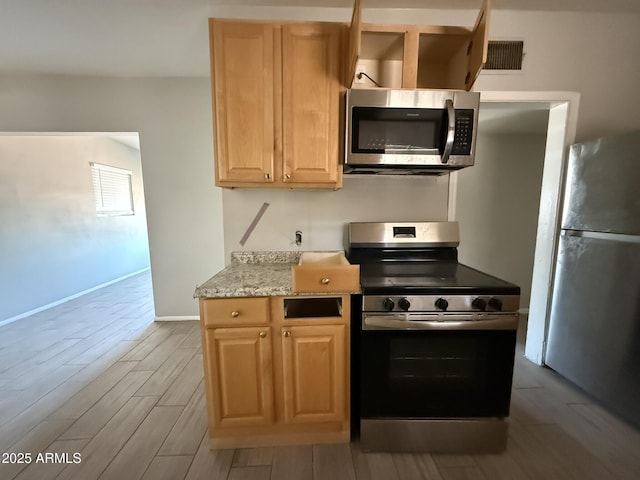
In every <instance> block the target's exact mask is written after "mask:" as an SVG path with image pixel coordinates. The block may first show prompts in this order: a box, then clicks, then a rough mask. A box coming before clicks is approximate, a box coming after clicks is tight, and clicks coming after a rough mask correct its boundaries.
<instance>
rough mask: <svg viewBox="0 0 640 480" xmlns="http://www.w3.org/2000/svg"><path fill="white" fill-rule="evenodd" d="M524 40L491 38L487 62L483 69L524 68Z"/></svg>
mask: <svg viewBox="0 0 640 480" xmlns="http://www.w3.org/2000/svg"><path fill="white" fill-rule="evenodd" d="M523 50H524V42H523V41H521V40H515V41H512V40H508V41H506V40H505V41H502V40H489V46H488V48H487V63H485V64H484V67H482V69H483V70H522V58H523V57H524V52H523Z"/></svg>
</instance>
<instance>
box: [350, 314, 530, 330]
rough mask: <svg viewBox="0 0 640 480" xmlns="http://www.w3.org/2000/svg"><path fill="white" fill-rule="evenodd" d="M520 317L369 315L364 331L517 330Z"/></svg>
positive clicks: (365, 316) (364, 321)
mask: <svg viewBox="0 0 640 480" xmlns="http://www.w3.org/2000/svg"><path fill="white" fill-rule="evenodd" d="M517 329H518V315H512V314H508V315H485V316H482V317H479V318H478V317H476V316H474V315H446V316H444V315H443V316H439V315H417V316H416V317H413V318H412V317H411V316H410V315H367V314H364V315H363V316H362V330H517Z"/></svg>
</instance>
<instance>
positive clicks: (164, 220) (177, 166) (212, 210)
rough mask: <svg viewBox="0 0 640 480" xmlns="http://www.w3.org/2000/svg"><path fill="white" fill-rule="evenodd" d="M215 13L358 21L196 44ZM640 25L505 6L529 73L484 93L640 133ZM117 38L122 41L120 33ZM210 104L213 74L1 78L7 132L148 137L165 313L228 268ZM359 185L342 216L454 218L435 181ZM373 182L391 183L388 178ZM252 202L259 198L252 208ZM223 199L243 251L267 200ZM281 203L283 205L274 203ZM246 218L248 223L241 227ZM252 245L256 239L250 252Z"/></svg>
mask: <svg viewBox="0 0 640 480" xmlns="http://www.w3.org/2000/svg"><path fill="white" fill-rule="evenodd" d="M185 8H188V6H187V5H185ZM185 12H186V10H185ZM212 14H213V15H218V16H226V17H244V18H273V19H278V18H283V19H294V18H298V19H305V20H334V21H348V19H349V17H350V12H349V10H348V9H326V10H324V9H322V8H306V9H305V8H300V9H298V8H291V7H286V8H284V7H283V8H254V7H243V8H240V7H233V6H228V7H219V8H218V7H215V8H213V7H212V8H210V9H200V8H198V9H197V10H196V11H193V12H190V15H191V17H190V20H192V21H193V22H194V25H196V24H197V26H198V28H194V29H192V30H190V32H191V33H192V34H193V38H191V37H190V40H192V41H193V42H197V43H198V44H199V45H200V44H206V42H207V38H206V25H205V24H206V22H205V17H206V16H208V15H212ZM186 15H187V14H186V13H185V16H186ZM200 17H202V21H200V20H199V19H200ZM363 18H364V20H365V21H374V22H375V21H387V22H395V23H411V22H423V23H435V24H458V25H469V24H471V23H473V20H474V18H475V13H474V12H464V11H463V12H461V11H442V12H429V11H423V12H416V11H413V10H392V9H390V10H382V9H376V10H366V9H365V11H364V13H363ZM639 27H640V16H639V15H630V14H589V13H578V12H572V13H557V12H553V13H552V12H531V11H521V12H515V11H495V12H494V13H493V16H492V20H491V26H490V36H491V37H492V38H504V37H516V38H523V39H524V40H525V51H526V54H527V56H526V57H525V69H526V71H525V72H524V73H521V74H513V75H492V74H482V75H481V76H480V78H479V79H478V81H477V84H476V90H479V91H482V90H553V91H557V90H569V91H578V92H581V93H582V97H581V104H580V115H579V123H578V132H577V139H578V140H586V139H589V138H593V137H596V136H601V135H607V134H611V133H615V132H620V131H626V130H629V129H632V128H640V116H638V115H637V112H638V111H640V95H636V89H637V87H638V79H640V56H638V55H637V51H636V50H637V46H638V45H640V28H639ZM33 35H35V32H34V33H33ZM114 35H119V33H118V31H117V30H114ZM198 39H199V40H198ZM43 41H46V39H43ZM150 53H154V54H156V53H157V52H155V51H154V52H150ZM183 53H184V54H189V55H190V54H191V52H183ZM197 55H199V60H198V61H199V62H200V64H201V65H202V69H201V71H203V72H206V71H207V70H208V62H209V59H208V56H207V55H206V48H204V49H201V50H198V52H197ZM210 108H211V98H210V91H209V80H208V78H206V77H203V78H197V79H194V78H175V79H172V78H165V79H149V78H142V79H122V78H110V77H102V78H91V77H78V76H75V77H74V76H68V77H65V76H60V77H53V76H24V77H18V76H13V77H11V76H7V75H3V76H2V77H0V131H2V130H5V131H57V130H63V131H123V130H124V131H139V132H140V138H141V147H142V150H141V153H142V165H143V172H144V178H145V190H146V196H147V208H148V225H149V242H150V249H151V266H152V272H153V282H154V294H155V299H156V300H155V301H156V305H155V306H156V313H157V315H159V316H180V315H193V314H195V313H196V312H197V305H196V304H195V302H194V301H193V300H192V299H191V295H192V293H193V288H194V286H195V284H196V283H201V282H203V281H204V280H206V279H207V278H208V277H210V276H211V275H212V274H213V273H215V272H216V271H217V270H219V269H220V268H221V267H222V265H223V260H224V254H223V247H222V242H223V240H222V236H223V233H222V217H223V212H222V204H221V203H222V200H221V199H222V192H221V191H220V190H219V189H216V188H215V187H213V161H212V156H213V153H212V150H213V149H212V139H211V135H212V134H211V131H212V130H211V112H210ZM473 168H479V167H473ZM390 182H395V180H390ZM353 185H354V184H353V182H349V181H348V180H347V181H345V188H344V189H343V190H342V191H340V192H337V193H334V194H331V193H327V192H325V194H326V195H327V196H331V195H335V196H336V197H335V198H349V199H350V200H352V199H356V201H355V202H353V201H351V202H349V203H347V202H335V203H332V205H333V208H335V210H336V212H334V214H337V215H341V217H340V219H339V221H345V222H346V221H355V220H359V219H363V218H367V219H369V220H377V219H380V220H386V219H389V218H390V215H391V211H393V212H394V215H396V213H395V212H400V213H398V214H397V215H403V216H405V217H404V218H406V216H409V213H413V211H412V206H413V205H414V204H420V205H429V209H428V210H425V213H428V214H429V216H440V218H446V202H445V201H444V200H438V201H437V202H436V203H435V204H434V205H433V206H432V205H431V204H430V200H429V199H431V198H433V196H435V197H437V198H440V193H439V192H441V190H440V188H439V187H434V186H433V185H430V184H429V183H428V182H427V183H425V186H424V188H423V189H422V188H419V187H416V188H411V189H410V190H411V191H413V192H414V194H413V195H412V196H411V198H410V199H407V197H404V199H403V200H402V201H397V202H396V201H394V200H393V199H392V198H391V197H389V196H385V199H384V200H383V199H382V197H381V196H380V197H378V195H376V193H375V192H371V193H369V195H370V196H372V197H373V198H374V200H375V201H374V202H373V203H371V202H367V201H361V200H360V193H359V191H358V189H357V187H354V186H353ZM361 185H362V184H361ZM373 185H374V186H375V187H376V188H377V187H379V188H382V189H385V188H386V186H385V184H383V185H382V186H380V185H379V184H378V182H376V183H374V184H373ZM433 188H436V192H435V193H434V192H432V191H431V190H432V189H433ZM392 189H394V190H395V189H396V187H393V188H392ZM400 190H401V191H402V189H400ZM236 192H237V193H238V194H237V195H236ZM243 192H245V191H243ZM287 194H288V195H287ZM272 195H275V196H278V198H281V199H282V200H281V201H282V202H283V204H287V215H288V216H290V217H291V218H303V219H305V221H306V222H307V223H308V224H309V225H310V227H309V229H310V230H313V232H316V233H317V232H320V233H319V234H315V233H313V232H312V234H310V236H309V238H310V239H313V238H318V239H322V240H321V241H320V240H318V242H317V243H314V244H313V248H333V247H335V246H336V245H342V236H341V235H340V234H339V229H338V228H336V224H335V223H333V224H332V225H331V226H329V227H327V228H325V227H323V226H322V224H321V221H322V220H323V219H324V218H326V217H325V216H324V213H322V214H319V213H317V211H316V210H313V211H311V213H307V212H308V211H309V205H310V203H309V201H307V200H300V199H306V198H315V197H314V195H315V194H314V193H313V192H303V193H300V194H299V193H298V192H281V193H273V194H272ZM245 196H246V197H247V198H254V197H255V199H254V200H253V201H252V202H248V201H247V202H246V203H245V200H244V197H245ZM224 197H225V202H224V219H225V225H226V226H227V227H228V228H229V229H230V230H229V231H228V232H225V237H226V238H225V240H226V246H225V248H226V250H227V251H231V250H234V249H236V244H234V242H236V243H237V232H238V231H240V230H242V231H244V228H246V226H245V224H246V222H247V220H248V219H250V218H253V216H254V215H255V212H256V211H257V208H258V207H259V205H261V203H262V201H266V200H265V198H266V197H262V196H260V194H259V193H256V192H250V191H246V193H241V192H240V191H239V190H238V191H233V192H225V194H224ZM332 202H333V200H332ZM273 204H274V205H276V201H275V200H273ZM256 205H257V206H256ZM387 205H389V206H388V207H387ZM383 209H385V212H384V215H380V216H379V217H378V216H377V215H376V212H377V211H379V210H380V211H382V210H383ZM274 210H275V208H274ZM402 212H409V213H402ZM267 215H269V211H268V212H267V214H266V215H265V217H264V218H263V222H265V221H266V220H267V219H268V217H267ZM425 216H426V215H425ZM383 217H384V218H383ZM391 218H398V217H395V216H394V217H391ZM423 218H424V217H423ZM235 219H237V220H238V223H239V225H240V226H238V227H234V226H233V225H234V221H235ZM291 223H292V222H291V221H290V220H288V219H287V220H286V221H283V220H277V221H276V222H273V223H264V224H263V225H261V227H260V228H266V229H267V230H266V231H262V233H261V235H264V236H265V238H287V239H288V238H289V237H290V236H291V233H290V230H291V227H292V225H291ZM317 225H318V226H317ZM234 228H236V230H235V231H234V230H233V229H234ZM305 228H306V227H305ZM252 241H253V239H252ZM284 244H286V242H285V240H282V239H281V240H280V241H279V242H277V243H275V244H273V243H269V244H268V245H267V242H265V243H264V245H265V247H267V248H281V247H282V246H283V245H284ZM250 246H251V245H250V244H249V243H247V247H250ZM303 246H305V247H306V245H304V244H303ZM256 247H257V246H256V245H253V246H252V248H256Z"/></svg>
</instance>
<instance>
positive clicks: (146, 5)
mask: <svg viewBox="0 0 640 480" xmlns="http://www.w3.org/2000/svg"><path fill="white" fill-rule="evenodd" d="M480 4H481V0H456V1H455V2H454V1H452V0H362V5H363V8H364V9H365V14H366V10H367V9H380V8H393V9H394V10H400V11H402V10H403V9H404V12H405V17H406V15H407V12H406V9H415V8H445V9H452V8H453V7H455V8H459V9H466V10H477V9H478V7H479V5H480ZM492 4H493V8H494V9H522V10H527V9H529V10H530V9H534V8H535V9H536V10H568V11H609V12H634V13H637V14H640V1H639V0H608V1H602V0H535V1H531V0H493V2H492ZM352 5H353V0H55V1H51V0H0V10H1V12H2V13H1V14H0V73H4V72H12V73H49V74H73V75H106V76H124V77H127V76H129V77H130V76H137V77H140V76H168V77H172V76H190V77H194V76H196V77H198V76H200V77H206V76H208V75H209V73H208V65H209V53H208V42H207V25H206V21H205V19H206V18H208V17H210V16H232V17H233V16H235V17H238V18H243V17H244V18H251V17H252V15H256V12H258V14H260V15H262V16H263V17H262V18H274V19H275V18H290V19H294V18H307V17H308V16H309V15H311V16H314V15H315V16H316V19H317V15H318V13H317V11H313V12H311V11H309V12H304V11H300V10H296V11H292V8H291V7H293V6H295V7H327V8H326V9H325V10H324V12H325V13H326V12H328V13H326V15H325V14H323V15H322V16H323V17H327V18H329V19H333V20H335V21H345V22H346V21H348V20H349V19H350V16H351V15H350V12H351V7H352ZM378 14H379V16H380V12H378ZM408 15H409V18H411V14H410V13H409V14H408ZM474 16H475V15H474ZM382 17H383V18H384V16H383V15H382ZM403 18H404V17H403Z"/></svg>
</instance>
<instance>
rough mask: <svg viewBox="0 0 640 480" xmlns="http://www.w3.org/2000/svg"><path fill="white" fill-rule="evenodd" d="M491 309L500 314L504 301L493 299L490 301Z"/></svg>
mask: <svg viewBox="0 0 640 480" xmlns="http://www.w3.org/2000/svg"><path fill="white" fill-rule="evenodd" d="M489 308H491V309H493V310H496V311H498V312H499V311H500V310H502V300H500V299H499V298H496V297H491V298H490V299H489Z"/></svg>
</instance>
